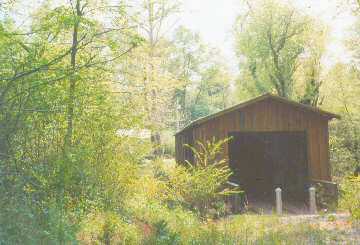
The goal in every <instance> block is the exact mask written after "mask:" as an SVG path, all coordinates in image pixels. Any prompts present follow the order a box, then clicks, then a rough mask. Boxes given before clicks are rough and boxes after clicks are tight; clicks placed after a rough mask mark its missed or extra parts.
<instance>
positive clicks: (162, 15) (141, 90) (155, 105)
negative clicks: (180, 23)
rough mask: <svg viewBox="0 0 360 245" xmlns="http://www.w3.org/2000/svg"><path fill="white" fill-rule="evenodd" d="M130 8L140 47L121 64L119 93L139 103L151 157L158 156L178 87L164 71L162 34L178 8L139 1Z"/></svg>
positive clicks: (166, 49)
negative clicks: (127, 93) (129, 94)
mask: <svg viewBox="0 0 360 245" xmlns="http://www.w3.org/2000/svg"><path fill="white" fill-rule="evenodd" d="M133 4H134V5H133V6H134V7H133V8H134V9H133V18H132V23H134V24H135V25H136V26H137V27H138V30H139V33H140V35H142V36H143V38H144V43H143V45H142V47H141V48H139V49H137V50H136V53H134V54H133V56H132V58H131V59H128V60H127V61H126V63H124V64H123V67H125V69H126V70H127V71H128V72H127V76H126V77H125V79H126V81H127V82H126V83H124V84H123V90H131V91H133V92H134V93H133V95H135V96H134V97H133V98H132V99H133V100H134V99H135V100H137V101H141V102H140V103H139V102H138V105H139V110H140V111H143V112H144V114H146V116H147V120H146V121H147V125H146V127H147V128H149V129H150V130H151V141H152V144H153V148H154V154H155V155H161V147H160V146H161V130H162V129H164V127H166V125H167V124H168V123H169V122H168V119H167V118H169V117H168V115H169V113H170V110H169V109H170V108H171V98H172V94H173V92H174V89H175V87H176V86H178V84H177V82H176V81H175V79H174V78H173V77H172V75H171V74H170V73H169V72H168V71H167V69H166V66H167V63H168V62H169V61H168V60H169V59H168V58H169V55H168V54H169V49H170V44H169V42H168V41H167V40H166V38H165V34H166V32H167V31H168V30H169V28H171V27H172V25H173V24H174V21H173V17H174V15H175V14H176V13H178V11H179V7H180V6H179V3H178V2H177V1H169V0H139V1H133Z"/></svg>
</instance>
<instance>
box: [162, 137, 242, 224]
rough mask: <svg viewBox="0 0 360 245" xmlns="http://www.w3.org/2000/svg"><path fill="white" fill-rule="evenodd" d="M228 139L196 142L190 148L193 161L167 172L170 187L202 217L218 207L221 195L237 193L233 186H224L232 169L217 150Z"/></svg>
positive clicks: (222, 196) (221, 198)
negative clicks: (170, 172) (169, 172)
mask: <svg viewBox="0 0 360 245" xmlns="http://www.w3.org/2000/svg"><path fill="white" fill-rule="evenodd" d="M228 140H229V139H225V140H220V141H216V140H215V139H213V140H211V141H207V142H206V143H201V142H198V143H197V146H195V147H196V148H195V147H192V146H188V147H190V148H191V150H192V151H193V153H194V155H195V159H196V160H195V163H194V164H191V163H189V162H187V164H188V165H189V166H187V167H181V166H179V167H177V168H176V170H175V171H174V172H173V173H172V174H171V175H170V176H169V180H168V181H169V186H170V188H169V189H170V191H172V192H174V193H175V195H174V196H178V197H179V198H178V200H181V201H182V202H183V203H184V204H185V205H186V206H188V207H190V208H192V209H194V210H196V211H198V212H199V213H200V215H201V217H203V218H205V217H206V216H207V215H208V214H209V213H210V212H211V210H212V209H215V210H216V209H218V210H219V209H221V208H222V206H223V205H221V204H219V202H221V201H222V200H223V198H224V196H226V195H229V194H233V193H238V192H239V190H237V189H236V188H234V189H231V188H229V187H227V185H226V184H227V181H228V180H229V177H230V176H231V174H232V172H231V170H230V168H229V166H228V164H227V162H226V160H225V159H220V158H219V153H220V152H221V151H222V149H223V146H224V144H225V143H227V141H228Z"/></svg>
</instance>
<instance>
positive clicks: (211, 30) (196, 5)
mask: <svg viewBox="0 0 360 245" xmlns="http://www.w3.org/2000/svg"><path fill="white" fill-rule="evenodd" d="M288 2H291V3H292V4H293V5H294V6H296V7H297V8H298V9H299V10H300V11H304V12H305V13H308V14H309V15H311V16H313V17H314V18H319V19H320V20H321V21H322V22H323V23H325V25H327V26H328V28H329V42H328V43H329V44H328V47H327V52H326V56H325V61H324V62H325V64H326V65H327V66H328V67H331V65H333V64H334V63H337V62H347V61H349V59H350V57H349V53H348V52H347V50H346V49H345V47H344V40H345V38H346V36H347V35H348V32H349V29H350V28H351V26H352V25H353V23H354V21H355V18H354V16H352V14H351V12H350V11H349V10H348V9H347V7H346V5H344V4H341V0H292V1H288ZM343 2H345V1H344V0H343ZM242 4H243V3H242V1H241V0H184V5H183V13H182V14H181V16H180V20H179V22H178V23H179V25H184V26H186V27H187V28H189V29H191V30H193V31H196V32H199V33H200V35H201V36H202V38H203V40H204V41H205V42H206V43H208V44H210V45H212V46H215V47H217V48H219V49H220V50H221V51H222V53H223V55H224V59H226V60H227V62H228V65H229V67H230V68H231V70H233V71H237V67H238V64H237V59H236V57H235V54H234V48H233V46H234V45H233V38H232V35H231V29H232V26H233V24H234V21H235V19H236V16H237V15H238V14H239V13H240V12H241V11H242V10H243V9H244V5H242Z"/></svg>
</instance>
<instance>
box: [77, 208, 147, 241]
mask: <svg viewBox="0 0 360 245" xmlns="http://www.w3.org/2000/svg"><path fill="white" fill-rule="evenodd" d="M77 239H78V241H79V243H80V244H139V243H141V240H142V234H141V231H140V229H139V228H138V227H137V226H136V225H135V224H132V223H130V222H129V221H127V222H126V221H125V220H123V219H122V218H121V216H120V215H118V214H116V213H114V212H97V213H93V214H90V215H88V217H87V218H86V219H84V220H83V222H82V224H81V230H80V231H79V233H78V236H77Z"/></svg>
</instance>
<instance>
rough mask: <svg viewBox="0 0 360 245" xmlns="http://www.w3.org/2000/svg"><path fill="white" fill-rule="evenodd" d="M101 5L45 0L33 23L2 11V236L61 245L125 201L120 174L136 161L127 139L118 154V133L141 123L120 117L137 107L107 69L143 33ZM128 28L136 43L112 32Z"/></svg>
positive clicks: (8, 240)
mask: <svg viewBox="0 0 360 245" xmlns="http://www.w3.org/2000/svg"><path fill="white" fill-rule="evenodd" d="M104 8H106V9H108V6H105V7H104V6H101V9H102V10H103V12H102V13H103V14H105V12H106V11H104ZM109 8H110V7H109ZM111 8H112V7H111ZM118 8H120V7H119V6H117V7H116V9H118ZM96 9H99V6H97V5H96V3H95V2H92V1H85V0H77V1H70V2H66V3H63V2H57V3H56V4H53V3H51V1H47V2H45V3H44V5H42V6H41V7H40V9H37V10H36V12H35V13H34V16H36V18H34V19H32V20H31V23H29V29H26V28H24V29H19V28H14V26H15V23H14V22H13V21H12V20H11V19H1V22H0V25H1V29H0V30H1V31H0V42H1V48H0V56H1V58H2V61H3V62H2V63H1V66H0V69H1V76H0V108H1V110H0V130H1V136H0V146H1V147H0V177H1V178H0V181H1V184H0V190H1V193H3V195H2V198H1V200H0V207H1V209H2V210H3V212H2V213H1V214H0V215H1V217H0V222H1V225H0V237H1V240H0V243H6V244H9V243H10V244H13V243H15V244H17V243H23V242H24V241H27V242H30V243H34V244H37V243H44V242H45V243H54V242H56V243H59V244H64V243H67V242H69V241H70V240H71V239H74V236H75V235H74V233H75V230H76V227H77V224H78V223H79V222H80V220H81V219H82V217H83V215H84V214H86V213H88V212H89V211H91V210H93V208H94V207H96V208H99V209H111V210H113V209H115V208H117V209H119V207H121V197H122V196H123V195H124V194H125V193H126V186H127V184H128V182H127V180H126V178H125V177H124V176H123V175H122V174H124V173H126V175H129V177H130V176H131V171H130V170H131V168H130V167H128V165H127V164H128V163H127V161H130V160H129V159H127V158H126V156H128V153H127V150H126V149H124V146H122V154H120V155H122V156H121V158H122V160H120V158H119V157H120V155H119V154H113V153H114V152H117V151H118V150H119V145H121V141H120V140H121V139H119V138H118V137H117V136H116V135H115V132H116V130H117V129H118V128H119V127H120V128H121V126H129V125H134V124H136V123H137V122H136V120H135V117H131V119H127V120H122V118H123V117H125V116H124V115H126V117H128V116H131V115H132V114H131V113H132V112H131V111H128V110H126V109H121V110H120V109H119V106H118V105H116V103H115V99H114V97H113V96H111V90H110V89H111V87H112V85H111V84H110V82H111V81H113V80H114V78H115V74H114V73H113V71H109V70H108V69H107V67H108V66H111V65H114V64H115V63H114V61H117V60H118V59H121V58H123V57H124V56H125V55H126V54H128V53H129V52H130V50H132V49H133V48H134V47H135V46H136V45H137V44H138V38H137V36H134V38H132V37H131V36H129V35H128V34H129V32H128V29H129V27H128V26H126V25H124V26H116V27H115V26H114V25H112V24H113V23H103V22H101V21H100V20H98V19H96V18H94V15H93V14H94V13H93V12H94V11H95V10H96ZM120 10H121V8H120ZM110 15H111V16H112V17H113V18H117V20H119V19H121V18H123V15H124V12H123V11H119V15H117V14H114V13H113V11H111V14H110ZM9 16H11V15H9ZM114 22H115V21H114ZM115 34H116V35H115ZM123 35H126V36H127V38H126V39H127V40H128V41H129V42H123V43H122V45H121V47H120V48H119V46H117V45H114V41H113V40H114V36H116V37H119V36H123ZM124 39H125V38H124ZM122 106H124V107H125V108H127V107H128V105H127V104H125V103H124V104H122ZM119 141H120V142H119ZM129 147H130V148H131V146H129ZM132 159H133V158H132ZM124 162H125V163H124ZM119 163H123V164H122V165H121V164H119ZM124 165H127V168H128V169H127V170H126V171H122V170H121V169H122V168H124ZM120 170H121V171H120ZM110 173H111V174H110ZM114 183H117V184H116V187H114V186H113V185H114ZM114 203H116V204H114Z"/></svg>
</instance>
